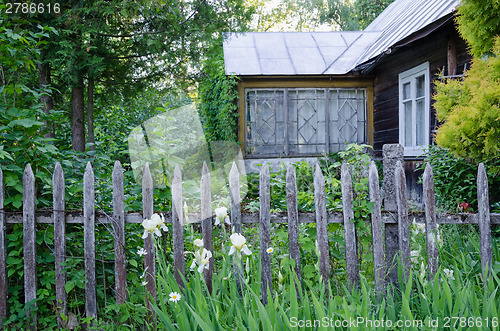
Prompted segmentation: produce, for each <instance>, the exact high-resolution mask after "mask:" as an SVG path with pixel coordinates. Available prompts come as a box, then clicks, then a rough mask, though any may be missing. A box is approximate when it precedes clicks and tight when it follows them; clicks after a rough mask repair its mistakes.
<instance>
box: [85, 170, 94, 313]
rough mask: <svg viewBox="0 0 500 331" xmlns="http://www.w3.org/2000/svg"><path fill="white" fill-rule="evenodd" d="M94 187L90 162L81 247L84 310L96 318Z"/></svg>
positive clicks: (87, 171)
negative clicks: (83, 266)
mask: <svg viewBox="0 0 500 331" xmlns="http://www.w3.org/2000/svg"><path fill="white" fill-rule="evenodd" d="M94 203H95V189H94V171H93V170H92V166H91V165H90V162H88V163H87V166H86V168H85V173H84V174H83V217H84V223H83V249H84V259H85V278H86V283H85V311H86V316H87V317H93V318H97V284H96V277H95V207H94Z"/></svg>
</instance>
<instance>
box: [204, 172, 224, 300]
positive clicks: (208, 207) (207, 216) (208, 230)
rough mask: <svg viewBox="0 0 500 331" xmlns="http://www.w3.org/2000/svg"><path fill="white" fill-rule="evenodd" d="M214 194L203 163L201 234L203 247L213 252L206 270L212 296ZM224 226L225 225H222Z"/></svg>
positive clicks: (206, 281) (206, 279)
mask: <svg viewBox="0 0 500 331" xmlns="http://www.w3.org/2000/svg"><path fill="white" fill-rule="evenodd" d="M211 194H212V192H211V189H210V171H209V170H208V166H207V163H206V162H203V168H202V171H201V191H200V198H201V220H202V221H201V232H202V235H203V247H204V248H205V249H206V250H208V251H210V252H212V258H211V259H210V260H209V261H208V269H204V270H203V273H204V275H205V283H206V284H207V287H208V292H209V293H210V294H212V275H213V272H214V257H213V256H214V247H213V246H214V244H213V235H212V195H211ZM222 226H224V225H222Z"/></svg>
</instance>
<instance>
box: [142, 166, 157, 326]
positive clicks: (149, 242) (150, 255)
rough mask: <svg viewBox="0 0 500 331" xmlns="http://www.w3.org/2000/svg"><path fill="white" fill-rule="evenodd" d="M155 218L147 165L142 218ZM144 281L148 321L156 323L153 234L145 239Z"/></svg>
mask: <svg viewBox="0 0 500 331" xmlns="http://www.w3.org/2000/svg"><path fill="white" fill-rule="evenodd" d="M151 216H153V177H152V176H151V170H150V169H149V164H148V163H146V166H145V167H144V173H143V174H142V217H143V219H151ZM144 250H145V251H146V255H144V281H145V282H146V292H147V293H148V294H149V295H148V294H146V308H147V310H148V319H149V321H150V322H154V320H155V319H156V313H155V311H154V308H153V306H152V304H154V303H155V302H156V263H155V257H156V252H155V245H154V239H153V234H148V236H147V237H146V238H145V239H144Z"/></svg>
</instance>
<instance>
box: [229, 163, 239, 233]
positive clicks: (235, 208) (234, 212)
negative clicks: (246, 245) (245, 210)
mask: <svg viewBox="0 0 500 331" xmlns="http://www.w3.org/2000/svg"><path fill="white" fill-rule="evenodd" d="M229 197H230V202H231V226H232V229H233V232H234V233H241V196H240V173H239V171H238V168H237V167H236V162H233V165H232V167H231V171H230V172H229Z"/></svg>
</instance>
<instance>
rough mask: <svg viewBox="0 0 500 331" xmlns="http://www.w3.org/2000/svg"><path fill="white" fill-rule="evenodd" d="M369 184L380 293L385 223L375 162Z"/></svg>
mask: <svg viewBox="0 0 500 331" xmlns="http://www.w3.org/2000/svg"><path fill="white" fill-rule="evenodd" d="M368 185H369V189H370V201H371V202H373V212H372V215H371V216H372V241H373V268H374V270H373V274H374V276H375V287H376V290H377V293H378V295H379V298H380V295H381V294H382V293H383V292H384V288H385V279H384V277H385V266H384V242H383V237H382V232H383V223H382V212H381V205H382V200H381V199H380V190H379V177H378V171H377V166H376V165H375V162H374V161H372V162H371V163H370V168H369V170H368Z"/></svg>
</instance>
